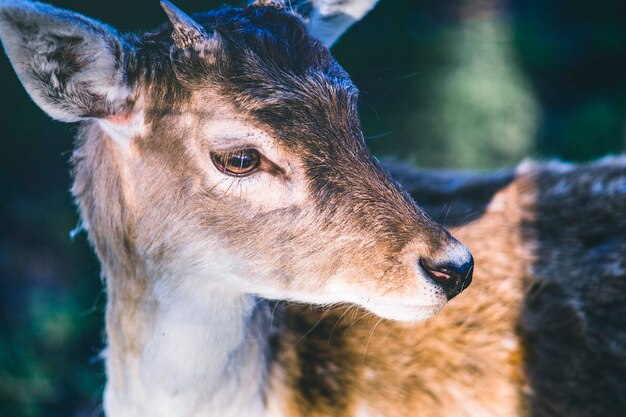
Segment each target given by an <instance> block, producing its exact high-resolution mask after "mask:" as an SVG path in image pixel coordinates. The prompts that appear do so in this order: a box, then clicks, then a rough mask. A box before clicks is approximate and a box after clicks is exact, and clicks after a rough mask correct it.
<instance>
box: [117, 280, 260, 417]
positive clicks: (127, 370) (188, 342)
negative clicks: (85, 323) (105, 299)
mask: <svg viewBox="0 0 626 417" xmlns="http://www.w3.org/2000/svg"><path fill="white" fill-rule="evenodd" d="M126 278H127V277H125V278H124V279H125V280H126ZM183 279H184V277H178V280H179V281H178V282H180V280H183ZM118 281H119V279H118V277H113V278H110V277H109V278H108V282H109V283H110V284H109V287H115V286H116V284H117V282H118ZM125 282H126V283H125V284H124V286H126V287H128V284H127V281H125ZM150 282H156V284H154V285H152V286H149V287H148V288H144V289H143V290H142V291H139V292H138V293H139V294H141V293H143V295H142V296H141V297H138V298H139V299H132V298H130V297H124V296H122V295H121V294H123V293H120V291H119V289H120V288H115V289H113V288H110V291H109V294H113V297H112V298H111V299H110V301H109V305H108V311H107V334H108V339H109V346H108V350H107V355H106V366H107V374H108V383H107V388H106V392H105V409H106V412H107V415H108V416H109V417H119V416H147V415H149V416H155V417H157V416H172V415H177V416H196V415H198V416H200V415H202V416H207V415H219V416H225V417H226V416H242V415H245V416H257V415H262V414H263V409H264V387H265V376H266V375H267V369H268V366H269V365H268V364H269V360H270V357H271V355H270V353H269V343H268V339H269V334H270V316H269V314H268V312H269V306H268V305H267V303H266V302H264V301H259V300H257V299H255V298H254V297H253V296H250V295H248V294H243V293H237V292H234V291H232V290H228V289H225V288H210V289H206V290H204V291H200V292H199V291H197V290H196V291H193V290H192V288H191V286H189V285H176V286H170V285H166V284H164V283H165V282H168V281H166V280H163V279H156V280H154V279H153V280H150ZM169 282H173V281H172V280H169ZM118 287H119V285H118ZM126 289H128V288H126Z"/></svg>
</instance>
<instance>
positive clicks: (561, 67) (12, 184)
mask: <svg viewBox="0 0 626 417" xmlns="http://www.w3.org/2000/svg"><path fill="white" fill-rule="evenodd" d="M53 3H54V4H56V5H59V6H61V7H66V8H70V9H73V10H77V11H80V12H82V13H85V14H88V15H90V16H93V17H96V18H99V19H101V20H103V21H105V22H108V23H110V24H112V25H113V26H116V27H118V28H120V29H122V30H131V29H141V28H150V27H152V26H155V25H156V24H158V23H160V22H162V21H163V20H164V16H163V13H162V11H161V10H160V8H159V5H158V2H157V1H156V0H155V1H143V0H142V1H135V2H127V1H125V2H122V1H118V0H110V1H106V2H105V1H97V2H95V1H94V2H80V1H78V0H63V1H60V0H59V1H54V2H53ZM216 5H218V2H217V1H199V0H197V1H184V2H180V3H179V6H180V7H182V8H183V9H185V10H187V11H200V10H206V9H208V8H211V7H214V6H216ZM333 53H334V55H335V56H336V57H337V59H338V60H339V61H340V62H341V63H342V65H344V66H345V68H346V69H347V70H348V72H349V73H350V74H351V75H352V77H353V79H354V81H355V82H356V84H357V85H358V86H359V87H360V89H361V101H360V109H361V116H362V122H363V128H364V132H365V134H366V137H367V138H368V142H369V144H370V146H371V148H372V150H373V151H374V152H375V153H376V154H377V155H380V156H390V155H395V156H396V157H398V158H400V159H404V160H407V161H410V162H412V163H415V164H418V165H420V166H424V167H437V168H471V169H493V168H500V167H505V166H512V165H514V164H515V163H516V162H517V161H519V160H520V159H522V158H525V157H528V156H530V157H539V158H544V157H559V158H565V159H571V160H586V159H590V158H595V157H598V156H601V155H604V154H606V153H615V152H620V151H622V150H623V149H624V136H625V134H624V132H625V127H626V125H625V123H624V122H625V114H626V77H625V76H624V74H626V71H625V67H626V3H625V2H623V1H618V0H596V1H594V2H565V1H564V0H510V1H508V2H505V1H497V0H465V1H461V0H457V1H439V2H433V1H426V0H414V1H400V0H395V1H394V0H382V3H381V4H380V5H379V6H378V7H377V8H376V9H375V10H374V12H372V13H371V14H370V15H369V16H367V17H366V18H365V19H364V21H362V22H361V23H359V24H357V25H356V26H355V27H354V28H353V29H352V30H351V31H350V32H349V33H348V34H346V36H345V37H344V38H342V40H341V41H340V42H339V43H338V44H337V45H336V47H335V48H334V49H333ZM0 75H1V79H2V82H1V83H0V93H1V95H0V100H2V102H1V103H0V108H2V109H3V111H2V112H0V130H1V133H0V137H1V138H2V145H3V151H2V152H0V197H1V199H0V201H1V203H0V210H1V211H0V214H1V215H0V325H1V328H2V331H0V416H15V417H22V416H24V417H26V416H29V417H30V416H32V417H38V416H53V417H54V416H65V417H67V416H70V417H79V416H95V415H98V414H99V407H98V403H99V401H100V397H101V392H102V387H103V384H104V376H103V373H104V371H103V368H102V362H101V360H100V359H99V357H100V351H101V350H102V348H103V346H104V340H103V330H102V329H103V317H102V316H103V310H104V303H105V300H104V295H103V286H102V282H101V280H100V279H99V267H98V265H97V261H96V259H95V257H94V255H93V254H92V252H91V250H90V248H89V246H88V244H87V242H86V239H85V236H84V235H79V237H78V238H77V239H76V241H72V240H70V238H69V231H70V230H71V229H73V228H74V227H75V226H76V222H77V215H76V212H75V209H74V207H73V205H72V201H71V197H70V195H69V192H68V188H69V186H70V177H69V174H68V169H69V165H68V163H67V161H68V159H69V154H70V151H71V148H72V136H73V133H74V130H75V129H74V127H68V126H66V125H63V124H61V123H57V122H53V121H51V120H50V119H49V118H48V117H47V116H45V115H44V114H43V113H42V112H41V111H40V110H39V109H38V108H37V107H36V106H35V105H34V104H33V103H32V102H31V101H30V99H29V98H28V97H27V95H26V93H25V92H24V91H23V89H22V87H21V85H20V84H19V81H18V80H17V78H16V76H15V74H14V73H13V70H12V69H11V67H10V64H9V63H8V60H7V59H6V58H5V57H4V56H2V57H0Z"/></svg>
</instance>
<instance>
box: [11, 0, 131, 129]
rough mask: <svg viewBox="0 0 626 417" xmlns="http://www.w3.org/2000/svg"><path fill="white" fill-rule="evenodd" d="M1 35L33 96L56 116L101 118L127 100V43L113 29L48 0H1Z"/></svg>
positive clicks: (122, 106) (121, 108)
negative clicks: (47, 1)
mask: <svg viewBox="0 0 626 417" xmlns="http://www.w3.org/2000/svg"><path fill="white" fill-rule="evenodd" d="M0 40H1V41H2V45H3V46H4V49H5V51H6V53H7V55H8V57H9V59H10V61H11V63H12V64H13V67H14V69H15V71H16V73H17V75H18V77H19V79H20V80H21V82H22V84H23V85H24V87H25V88H26V90H27V91H28V93H29V94H30V96H31V97H32V99H33V100H34V101H35V103H37V104H38V105H39V106H40V107H41V108H42V109H43V110H44V111H45V112H46V113H48V114H49V115H50V116H51V117H53V118H54V119H57V120H61V121H65V122H75V121H78V120H82V119H85V118H90V117H95V118H105V117H108V116H111V115H115V114H118V113H120V112H123V111H124V110H125V106H127V105H128V103H127V101H128V99H129V96H130V86H129V85H127V82H126V73H125V59H126V58H127V55H128V54H129V47H128V46H127V45H126V44H125V42H124V41H123V40H122V38H121V37H120V36H119V35H118V33H117V32H116V31H115V30H114V29H112V28H110V27H108V26H106V25H104V24H102V23H99V22H97V21H95V20H92V19H89V18H87V17H84V16H82V15H79V14H77V13H73V12H70V11H66V10H62V9H58V8H56V7H52V6H49V5H46V4H42V3H37V2H30V1H24V0H4V1H3V0H0Z"/></svg>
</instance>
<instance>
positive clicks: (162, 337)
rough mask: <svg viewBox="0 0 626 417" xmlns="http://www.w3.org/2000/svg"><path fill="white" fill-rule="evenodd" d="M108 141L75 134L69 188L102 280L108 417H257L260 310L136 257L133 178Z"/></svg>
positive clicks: (263, 337) (263, 310) (95, 130)
mask: <svg viewBox="0 0 626 417" xmlns="http://www.w3.org/2000/svg"><path fill="white" fill-rule="evenodd" d="M108 139H110V138H108V137H106V136H105V135H103V132H102V131H101V130H100V129H99V127H98V126H96V125H95V124H93V123H88V124H84V125H83V128H82V130H81V133H80V135H79V140H78V147H77V149H76V150H75V153H74V162H75V178H74V186H73V193H74V195H75V197H76V201H77V203H78V205H79V207H80V211H81V214H82V217H83V219H84V224H85V228H86V230H87V231H88V233H89V238H90V240H91V242H92V243H93V245H94V248H95V250H96V252H97V254H98V258H99V259H100V262H101V265H102V269H103V275H104V276H105V277H106V286H107V298H108V302H107V312H106V333H107V345H108V346H107V351H106V355H105V358H106V369H107V387H106V390H105V399H104V402H105V411H106V414H107V416H109V417H134V416H142V417H143V416H151V417H159V416H168V417H169V416H182V417H193V416H200V415H202V416H207V415H216V416H224V417H228V416H251V417H254V416H257V415H261V414H262V411H263V407H264V404H263V402H264V386H265V376H266V375H267V368H268V367H269V363H270V361H271V353H270V349H269V348H268V346H269V345H270V343H269V338H270V337H271V336H270V330H271V317H270V314H269V311H270V307H269V305H268V302H266V301H261V300H258V299H256V298H255V297H254V296H252V295H250V294H246V293H243V292H241V291H238V290H234V289H232V288H226V287H225V286H224V284H222V286H219V285H213V286H211V285H208V283H211V282H219V280H218V279H212V278H213V277H211V276H207V274H203V276H201V277H198V276H189V273H188V272H187V271H182V270H181V269H184V265H183V266H178V267H177V266H172V265H169V264H168V265H157V264H158V261H156V260H154V259H153V260H152V261H149V260H147V259H145V258H144V257H143V256H142V255H141V254H140V253H142V251H141V250H139V249H137V243H136V242H137V239H136V236H135V235H136V233H137V227H138V226H137V223H136V221H135V219H134V217H133V214H132V213H133V210H132V209H131V208H132V207H133V201H134V194H133V189H132V186H128V184H132V182H131V181H130V179H131V177H132V171H131V169H130V168H128V166H129V164H128V163H126V161H124V159H123V158H124V154H123V153H120V152H119V150H118V149H117V147H116V146H117V145H115V143H114V141H112V140H108ZM103 160H105V161H108V163H106V164H104V163H100V161H103ZM208 275H210V273H209V274H208Z"/></svg>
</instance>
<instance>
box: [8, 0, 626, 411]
mask: <svg viewBox="0 0 626 417" xmlns="http://www.w3.org/2000/svg"><path fill="white" fill-rule="evenodd" d="M261 3H271V2H261ZM314 3H315V4H317V3H320V2H317V3H316V2H314ZM330 3H332V4H334V3H333V2H330ZM368 4H370V5H371V2H360V3H359V7H356V8H354V9H350V10H357V11H358V13H357V12H354V13H356V14H359V13H360V14H359V16H356V15H354V16H353V15H351V14H350V13H347V15H349V16H352V20H353V19H356V18H358V17H360V15H361V14H362V13H364V12H365V11H367V9H368V7H369V6H368ZM163 6H164V9H165V11H166V13H167V15H168V18H169V20H170V23H169V24H167V25H164V26H162V27H160V28H158V29H156V30H155V31H152V32H147V33H144V34H140V35H135V34H127V35H121V34H119V33H117V32H116V31H115V30H114V29H111V28H109V27H107V26H105V25H102V24H101V23H99V22H96V21H93V20H90V19H88V18H85V17H83V16H79V15H76V14H74V13H71V12H67V11H63V10H59V9H56V8H53V7H50V6H46V5H42V4H40V3H32V2H26V1H4V2H0V38H1V39H2V42H3V45H4V47H5V50H6V52H7V54H8V56H9V58H10V59H11V62H12V63H13V65H14V67H15V68H16V71H17V73H18V76H19V77H20V80H21V81H22V83H23V84H24V86H25V87H26V89H27V91H28V92H29V93H30V94H31V97H33V99H34V100H35V102H37V104H39V105H40V106H41V107H42V108H43V109H44V110H46V111H47V112H48V113H49V114H50V115H51V116H52V117H55V118H57V119H60V120H65V121H80V122H81V132H80V135H79V138H78V141H77V144H76V149H75V152H74V157H73V162H74V186H73V188H72V191H73V194H74V196H75V197H76V201H77V204H78V206H79V209H80V212H81V216H82V219H83V222H84V224H85V228H86V229H87V230H88V233H89V237H90V240H91V242H92V243H93V246H94V249H95V251H96V253H97V255H98V257H99V259H100V261H101V264H102V272H103V275H104V277H105V280H106V288H107V295H108V305H107V313H106V326H107V328H106V332H107V344H108V348H107V351H106V369H107V377H108V382H107V387H106V390H105V399H104V403H105V412H106V414H107V415H109V416H113V417H126V416H129V417H134V416H146V415H149V416H172V415H180V416H267V417H274V416H355V417H361V416H385V417H392V416H407V415H420V416H433V417H434V416H442V415H445V416H487V417H488V416H513V415H520V416H522V415H533V416H549V415H568V416H577V415H580V416H590V415H619V414H620V413H621V412H623V411H624V410H626V405H625V404H623V402H622V401H623V398H626V395H622V394H624V393H623V392H622V391H623V390H624V387H625V386H626V384H624V383H623V382H624V379H625V378H624V376H623V375H625V374H624V373H621V372H619V371H609V370H606V369H603V368H602V365H603V364H606V363H607V362H610V363H612V364H614V365H615V366H617V369H618V370H621V369H622V368H623V366H624V363H625V362H624V355H623V353H622V352H623V351H622V350H621V348H622V347H623V346H624V344H620V343H621V341H622V337H623V336H622V335H623V334H624V333H623V332H622V330H624V327H623V323H622V321H621V319H620V318H619V315H613V314H610V313H607V312H611V313H614V312H616V311H617V312H619V311H620V308H621V307H619V305H620V301H621V299H620V297H621V295H622V294H623V292H620V290H623V289H624V288H623V286H624V284H623V281H624V280H623V277H624V275H625V272H624V270H625V269H626V268H625V267H624V256H623V254H624V253H626V239H625V238H624V236H625V235H626V224H625V223H624V219H623V216H622V213H623V212H624V209H625V208H626V207H624V206H625V201H626V199H625V198H624V196H625V194H626V189H625V188H626V187H624V183H625V182H626V164H625V163H624V161H623V159H614V160H611V161H604V162H600V163H598V164H597V165H591V166H586V167H580V168H571V167H564V166H562V165H550V164H548V165H545V166H542V165H534V166H529V167H528V166H527V167H523V168H520V169H519V170H518V171H517V172H516V173H505V174H499V175H495V176H493V177H484V178H483V177H467V178H458V177H454V178H453V180H448V179H446V178H445V177H438V176H437V175H435V176H431V175H429V174H415V175H413V174H407V173H406V172H401V171H397V172H395V173H394V174H395V175H396V177H397V178H399V179H401V180H402V182H404V184H405V186H406V187H407V188H408V189H409V190H410V191H411V193H412V195H413V197H414V198H415V199H417V200H418V201H419V202H420V203H422V204H424V205H425V206H426V207H427V208H428V210H429V211H430V212H431V214H436V213H438V208H439V207H440V206H439V205H438V204H439V203H440V202H441V201H446V202H448V203H450V202H452V203H454V204H453V207H459V206H460V207H464V208H466V209H468V210H469V214H470V217H467V216H466V213H464V212H458V213H457V212H455V211H453V212H452V216H451V217H449V220H450V221H452V222H453V223H452V224H450V225H451V226H454V227H456V228H454V229H453V232H454V233H455V235H456V236H459V237H461V238H462V240H463V241H464V242H467V244H468V245H469V246H470V248H471V249H472V251H473V253H474V255H475V256H476V258H477V259H478V261H479V262H480V265H481V267H480V269H479V270H478V271H477V277H478V278H479V279H478V282H477V283H476V284H475V285H473V286H472V288H471V290H469V291H468V292H467V294H464V295H463V296H462V297H459V298H458V299H454V300H453V301H452V302H451V303H450V305H449V306H447V307H446V308H445V309H444V310H443V311H442V312H441V313H439V314H438V315H437V316H436V317H433V318H430V317H431V316H433V315H434V314H435V313H437V312H438V311H439V310H440V309H441V308H442V307H443V306H444V304H446V303H447V301H448V300H450V299H452V298H453V297H455V296H456V295H458V294H459V293H460V292H461V291H463V290H464V289H465V288H467V286H468V285H469V283H470V282H471V280H472V270H473V261H472V256H471V255H470V254H469V251H468V250H467V249H466V248H465V246H463V245H462V244H461V243H459V242H458V241H457V240H456V239H454V238H453V237H452V236H451V235H450V234H449V233H448V232H447V231H446V230H444V229H443V228H442V227H440V226H439V225H438V224H436V223H435V222H434V221H432V220H431V219H430V217H428V215H426V214H425V213H424V212H423V211H422V210H421V209H420V208H418V207H417V206H416V205H415V203H414V202H413V200H412V199H411V198H410V196H409V195H408V194H407V193H406V192H405V191H404V190H403V189H402V188H401V187H400V186H399V185H398V184H397V183H395V182H394V181H393V180H392V179H391V177H390V176H389V175H388V174H387V173H386V172H385V171H384V170H383V169H382V168H381V166H380V165H379V164H378V163H377V162H376V161H375V160H374V159H373V158H371V156H370V155H369V153H368V151H367V149H366V147H365V145H364V142H363V137H362V134H361V131H360V128H359V122H358V117H357V115H356V104H355V100H356V89H355V87H354V86H353V85H352V83H351V82H350V80H349V78H348V76H347V74H345V72H344V71H343V70H342V69H341V67H339V65H338V64H337V63H336V62H335V61H334V60H333V58H332V57H331V56H330V54H329V53H328V51H327V49H326V48H325V47H324V46H323V45H322V44H320V43H319V42H318V41H315V40H314V39H312V38H311V37H310V36H309V35H308V34H307V33H306V27H305V26H304V24H303V22H302V20H301V19H300V18H299V17H297V16H295V15H293V14H292V13H291V12H287V11H285V10H283V9H282V8H281V7H276V5H272V4H269V5H252V6H249V7H246V8H243V9H235V8H224V9H221V10H218V11H213V12H209V13H205V14H201V15H196V16H194V18H193V19H192V18H191V17H189V16H187V15H185V14H184V13H182V12H181V11H180V10H178V9H176V8H175V7H174V6H172V5H171V4H169V3H167V2H165V3H164V4H163ZM335 6H336V7H337V8H338V9H341V7H342V6H341V4H334V6H333V7H329V8H325V9H323V10H322V9H320V10H322V11H321V12H319V13H318V12H316V13H313V14H312V15H311V16H310V20H309V25H310V26H309V27H312V28H315V27H318V28H319V27H323V28H324V31H326V30H327V29H328V28H329V27H330V26H328V24H327V23H329V21H330V20H333V19H336V20H337V22H339V26H340V29H341V30H344V29H345V28H346V26H347V25H349V23H350V22H351V21H352V20H351V19H348V18H346V16H341V13H336V11H337V10H338V9H336V8H335ZM324 10H325V12H324ZM339 11H341V10H339ZM351 13H352V12H351ZM320 14H321V15H322V16H327V17H328V16H330V20H329V21H326V22H322V23H321V24H320V23H319V22H317V23H315V22H316V20H315V16H318V15H320ZM344 14H345V13H344ZM322 35H323V36H321V37H322V38H324V37H326V39H329V41H328V42H332V40H334V39H335V38H336V36H335V35H333V34H332V33H331V34H329V33H326V32H324V34H322ZM433 184H437V186H438V187H439V188H438V190H439V191H438V192H439V194H437V192H435V193H433V189H432V186H433ZM477 191H478V192H477ZM470 196H471V197H470ZM476 196H479V198H477V197H476ZM431 197H434V198H433V199H431ZM478 212H481V213H482V214H480V215H477V214H476V213H478ZM466 217H467V218H466ZM583 218H584V219H585V225H584V227H583V226H582V225H581V224H579V223H578V220H579V219H583ZM468 219H469V220H472V221H473V222H471V223H470V222H469V220H468ZM446 220H448V219H446ZM463 223H467V224H463ZM554 225H558V227H559V231H560V232H561V233H558V234H554V233H548V234H545V231H546V230H547V231H550V230H553V229H551V227H552V228H554V227H555V226H554ZM555 248H556V249H555ZM589 262H592V263H593V264H594V266H593V268H590V267H589V266H588V265H589ZM568 263H571V265H570V264H568ZM562 271H565V272H563V274H562V275H560V273H561V272H562ZM572 271H574V272H572ZM583 275H584V276H583ZM596 286H597V288H607V286H608V287H609V288H612V289H613V290H614V291H610V292H605V291H602V290H601V291H595V290H594V289H595V288H596ZM311 305H314V306H323V307H325V308H323V309H319V307H311ZM598 305H599V306H600V307H601V311H602V312H604V313H602V314H597V312H596V313H595V315H592V314H591V311H592V310H593V308H594V307H595V306H598ZM427 318H430V319H429V320H428V321H425V322H424V321H421V320H424V319H427ZM561 319H563V320H561ZM597 323H602V325H603V326H604V327H602V329H604V330H605V332H604V333H602V332H595V331H594V332H588V331H587V329H590V328H594V329H595V328H596V327H594V326H596V325H597ZM598 328H600V327H598ZM552 334H559V335H565V336H566V337H565V336H564V337H562V338H551V337H550V336H551V335H552ZM606 335H613V336H615V337H614V338H611V337H608V338H607V336H606ZM560 340H561V341H563V343H569V344H575V346H576V348H577V350H576V353H577V354H580V358H581V359H580V360H579V359H577V356H576V355H573V354H572V355H564V354H562V352H569V351H568V346H561V345H559V343H560V342H559V341H560ZM601 342H605V343H601ZM564 358H567V360H569V361H570V362H571V363H567V364H564V363H563V361H564ZM583 359H584V360H583ZM552 362H555V363H559V367H558V369H556V370H555V369H554V368H552V367H551V366H550V364H551V363H552ZM561 370H562V371H563V372H560V371H561ZM599 370H602V371H603V372H606V374H605V375H610V377H606V378H602V377H598V374H597V372H599ZM565 371H567V372H565ZM594 396H600V397H602V398H603V400H602V401H595V400H594ZM572 398H573V399H572ZM577 401H578V403H577V406H573V405H572V404H574V403H576V402H577Z"/></svg>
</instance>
